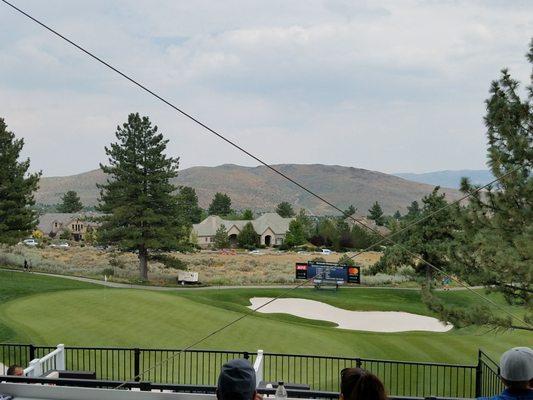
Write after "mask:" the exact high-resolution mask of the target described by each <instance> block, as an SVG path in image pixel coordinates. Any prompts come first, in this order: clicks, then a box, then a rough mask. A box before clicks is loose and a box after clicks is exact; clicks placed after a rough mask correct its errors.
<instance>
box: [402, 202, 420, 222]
mask: <svg viewBox="0 0 533 400" xmlns="http://www.w3.org/2000/svg"><path fill="white" fill-rule="evenodd" d="M420 212H421V211H420V205H419V204H418V201H416V200H415V201H413V202H412V203H411V205H410V206H407V214H406V215H405V218H407V219H410V220H414V219H417V218H419V217H420Z"/></svg>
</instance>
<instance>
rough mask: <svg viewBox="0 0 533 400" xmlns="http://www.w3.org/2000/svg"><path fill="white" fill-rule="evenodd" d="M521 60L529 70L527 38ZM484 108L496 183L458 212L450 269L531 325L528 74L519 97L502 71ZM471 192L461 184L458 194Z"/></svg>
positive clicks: (531, 111)
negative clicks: (500, 298) (516, 309)
mask: <svg viewBox="0 0 533 400" xmlns="http://www.w3.org/2000/svg"><path fill="white" fill-rule="evenodd" d="M527 58H528V61H529V62H530V63H531V65H532V66H533V40H532V41H531V43H530V50H529V53H528V55H527ZM486 107H487V114H486V116H485V125H486V126H487V139H488V165H489V167H490V169H491V172H492V174H493V175H494V176H495V177H496V178H498V179H499V181H498V183H497V185H495V186H494V187H491V188H489V189H488V190H486V191H483V193H477V194H475V195H474V196H472V197H471V198H470V200H469V203H468V205H467V206H466V207H464V208H462V209H461V210H460V212H459V217H460V218H459V221H460V223H461V229H460V230H458V231H457V233H456V245H455V246H454V247H453V248H452V254H451V255H452V260H453V265H454V267H455V270H456V272H457V273H458V274H460V275H461V276H462V277H463V278H464V279H467V280H468V281H469V282H470V283H472V284H482V285H485V286H486V287H487V288H488V289H489V290H494V291H498V292H501V293H503V295H504V296H505V298H506V299H507V301H508V302H509V303H510V304H517V303H518V304H522V305H524V306H525V308H526V318H527V319H529V321H530V322H532V321H533V296H532V292H533V288H532V281H533V279H532V278H533V276H532V274H533V176H532V168H533V73H532V75H531V80H530V86H529V87H528V88H527V97H526V98H525V99H522V98H521V97H520V95H519V82H518V81H516V80H514V79H512V78H511V75H510V74H509V71H507V70H506V69H504V70H502V73H501V77H500V78H499V79H498V80H497V81H494V82H492V85H491V88H490V97H489V99H488V100H487V101H486ZM475 189H476V186H475V185H472V184H471V183H470V182H469V181H468V179H463V180H462V185H461V190H462V191H463V192H464V193H471V192H472V191H473V190H475ZM507 324H508V325H510V324H516V321H513V322H511V321H510V320H508V321H507Z"/></svg>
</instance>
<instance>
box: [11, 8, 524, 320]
mask: <svg viewBox="0 0 533 400" xmlns="http://www.w3.org/2000/svg"><path fill="white" fill-rule="evenodd" d="M1 1H2V2H3V3H5V4H6V5H8V6H9V7H11V8H13V9H14V10H16V11H17V12H19V13H21V14H22V15H24V16H26V17H27V18H29V19H31V20H32V21H34V22H35V23H37V24H39V25H40V26H42V27H43V28H45V29H46V30H48V31H50V32H52V33H53V34H54V35H56V36H58V37H59V38H61V39H63V40H64V41H66V42H67V43H69V44H70V45H72V46H74V47H76V48H77V49H78V50H80V51H82V52H83V53H85V54H87V55H88V56H89V57H91V58H93V59H94V60H96V61H98V62H99V63H101V64H103V65H104V66H106V67H107V68H109V69H111V70H113V71H115V72H116V73H117V74H119V75H120V76H122V77H123V78H125V79H127V80H128V81H130V82H131V83H133V84H134V85H135V86H137V87H139V88H141V89H142V90H144V91H145V92H147V93H149V94H151V95H152V96H154V97H155V98H157V99H158V100H160V101H162V102H163V103H165V104H166V105H168V106H169V107H171V108H172V109H174V110H175V111H177V112H179V113H180V114H181V115H183V116H185V117H187V118H188V119H190V120H191V121H193V122H194V123H196V124H198V125H200V126H201V127H203V128H204V129H206V130H207V131H209V132H210V133H212V134H214V135H215V136H217V137H218V138H220V139H222V140H223V141H225V142H226V143H228V144H230V145H231V146H233V147H235V148H236V149H238V150H240V151H241V152H243V153H244V154H246V155H248V156H249V157H251V158H252V159H254V160H256V161H257V162H259V163H260V164H262V165H264V166H265V167H267V168H268V169H270V170H271V171H272V172H274V173H276V174H277V175H279V176H281V177H283V178H284V179H286V180H288V181H289V182H291V183H293V184H294V185H296V186H297V187H299V188H300V189H302V190H304V191H305V192H307V193H309V194H310V195H312V196H313V197H315V198H317V199H318V200H320V201H322V202H323V203H325V204H327V205H328V206H330V207H331V208H333V209H334V210H336V211H338V212H339V213H341V215H346V213H345V212H344V211H343V210H341V209H340V208H339V207H337V206H336V205H335V204H333V203H332V202H330V201H329V200H327V199H326V198H324V197H323V196H321V195H319V194H317V193H315V192H314V191H312V190H311V189H309V188H307V187H305V186H303V185H302V184H300V183H299V182H297V181H296V180H295V179H293V178H291V177H290V176H288V175H287V174H285V173H283V172H282V171H280V170H278V169H277V168H275V167H273V166H271V165H269V164H268V163H267V162H265V161H263V160H262V159H261V158H259V157H257V156H255V155H254V154H252V153H250V152H249V151H248V150H246V149H244V148H243V147H241V146H239V145H238V144H237V143H235V142H234V141H232V140H230V139H228V138H226V137H225V136H224V135H222V134H221V133H219V132H217V131H216V130H214V129H213V128H211V127H209V126H208V125H206V124H205V123H203V122H201V121H200V120H199V119H197V118H196V117H193V116H192V115H191V114H189V113H187V112H185V111H184V110H183V109H181V108H180V107H178V106H176V105H174V104H173V103H171V102H170V101H169V100H167V99H165V98H164V97H162V96H160V95H158V94H157V93H156V92H154V91H153V90H151V89H149V88H148V87H147V86H146V85H144V84H142V83H140V82H139V81H137V80H136V79H134V78H132V77H131V76H129V75H127V74H126V73H124V72H122V71H121V70H119V69H118V68H116V67H114V66H113V65H111V64H109V63H108V62H106V61H104V60H103V59H101V58H100V57H98V56H96V55H95V54H94V53H92V52H91V51H89V50H87V49H85V48H84V47H82V46H80V45H79V44H77V43H75V42H74V41H72V40H70V39H69V38H67V37H66V36H64V35H63V34H61V33H59V32H58V31H56V30H55V29H53V28H51V27H50V26H48V25H46V24H45V23H43V22H41V21H40V20H38V19H37V18H35V17H33V16H32V15H30V14H28V13H27V12H25V11H23V10H22V9H20V8H18V7H17V6H15V5H14V4H12V3H10V2H9V1H7V0H1ZM497 180H498V179H496V180H495V181H497ZM467 197H469V196H466V197H465V198H467ZM348 218H350V219H351V220H352V221H353V222H355V223H357V224H359V225H361V226H362V227H364V228H366V229H368V230H370V231H372V232H374V233H375V234H376V235H378V236H380V237H382V238H383V240H386V241H388V242H390V243H393V244H397V245H399V246H401V247H402V248H403V249H404V250H405V251H406V252H408V253H409V254H410V255H412V256H413V257H415V258H416V259H418V260H419V261H421V262H422V263H424V264H426V265H428V266H429V267H431V268H434V269H435V270H436V271H439V272H440V273H442V274H445V275H447V274H446V272H445V271H443V270H442V269H440V268H438V267H436V266H435V265H433V264H432V263H430V262H429V261H427V260H425V259H423V258H422V257H421V256H420V255H418V254H415V253H413V252H412V251H410V250H409V249H406V248H405V247H404V246H402V245H401V244H398V243H395V242H394V241H393V240H391V239H388V238H387V237H385V236H384V235H383V234H382V233H381V232H379V231H378V230H377V229H375V228H372V227H370V226H368V225H366V224H365V223H363V222H362V221H360V220H358V219H356V218H354V217H353V216H348ZM447 276H448V275H447ZM450 278H452V279H454V280H455V281H456V282H458V283H459V282H460V281H459V280H458V279H457V278H455V277H453V276H450ZM461 285H462V286H464V287H467V288H469V286H468V285H467V284H464V283H462V282H461ZM470 289H471V288H470ZM474 293H476V294H477V295H478V296H481V297H482V298H483V299H484V300H485V301H487V302H489V303H490V304H492V305H494V306H496V303H494V302H493V301H491V300H490V299H488V298H486V297H484V296H483V295H481V294H480V293H478V292H476V291H474ZM498 308H500V307H498ZM500 309H502V311H504V310H505V309H503V308H500ZM504 312H506V313H507V314H508V315H510V316H511V317H512V318H514V319H516V320H518V321H520V322H522V323H524V324H526V325H529V324H527V323H526V322H525V321H524V320H522V319H521V318H519V317H518V316H516V315H514V314H512V313H510V312H509V311H507V310H505V311H504Z"/></svg>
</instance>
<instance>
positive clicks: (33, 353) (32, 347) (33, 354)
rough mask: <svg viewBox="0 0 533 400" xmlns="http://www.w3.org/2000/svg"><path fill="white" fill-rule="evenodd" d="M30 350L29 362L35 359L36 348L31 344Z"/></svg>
mask: <svg viewBox="0 0 533 400" xmlns="http://www.w3.org/2000/svg"><path fill="white" fill-rule="evenodd" d="M29 350H30V356H29V360H30V361H31V360H34V359H35V346H34V345H33V344H30V347H29Z"/></svg>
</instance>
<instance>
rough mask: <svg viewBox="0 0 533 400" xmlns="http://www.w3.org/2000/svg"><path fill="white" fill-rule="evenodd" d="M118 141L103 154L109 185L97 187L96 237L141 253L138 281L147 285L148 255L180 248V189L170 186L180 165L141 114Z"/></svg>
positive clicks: (120, 130) (120, 132)
mask: <svg viewBox="0 0 533 400" xmlns="http://www.w3.org/2000/svg"><path fill="white" fill-rule="evenodd" d="M116 137H117V142H116V143H112V144H111V146H110V147H106V148H105V152H106V154H107V156H108V157H109V159H108V161H109V165H107V166H104V165H102V164H100V168H101V169H102V171H103V172H104V173H106V174H107V176H108V179H107V183H105V184H103V185H98V187H99V189H100V204H99V209H100V211H102V212H104V213H105V216H104V217H103V223H102V226H101V227H100V228H99V230H98V234H99V238H100V241H102V242H104V243H108V244H113V245H116V246H118V247H119V248H120V249H122V250H126V251H137V252H138V257H139V271H140V277H141V279H143V280H147V279H148V253H149V251H153V250H170V249H175V248H176V246H177V237H178V235H179V233H180V222H179V219H178V210H177V199H176V196H174V195H173V194H172V193H173V192H174V191H175V190H176V189H177V188H176V187H175V186H174V185H172V184H171V183H170V180H171V179H172V178H175V177H176V176H177V175H178V166H179V159H178V158H172V157H167V156H166V155H165V154H164V152H165V150H166V147H167V143H168V140H166V139H164V138H163V135H162V134H161V133H158V129H157V126H152V124H151V122H150V120H149V119H148V117H142V118H141V117H140V116H139V114H138V113H136V114H130V115H129V116H128V122H126V123H124V124H123V125H122V127H120V126H119V127H117V131H116Z"/></svg>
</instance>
